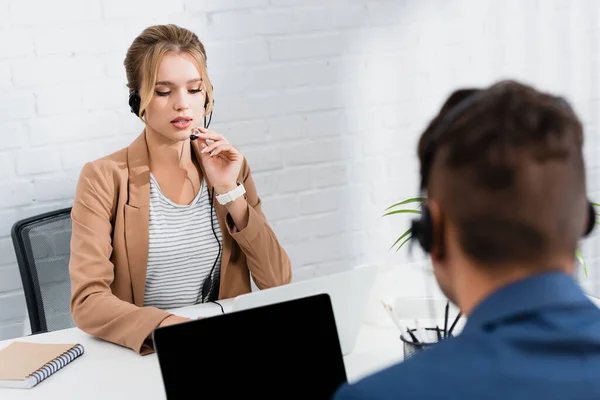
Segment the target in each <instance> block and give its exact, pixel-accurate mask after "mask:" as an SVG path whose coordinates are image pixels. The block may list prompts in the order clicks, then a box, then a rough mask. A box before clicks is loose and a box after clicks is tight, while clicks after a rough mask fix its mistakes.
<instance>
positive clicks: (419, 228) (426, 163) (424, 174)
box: [411, 89, 596, 254]
mask: <svg viewBox="0 0 600 400" xmlns="http://www.w3.org/2000/svg"><path fill="white" fill-rule="evenodd" d="M473 91H474V92H475V93H473V94H470V95H468V96H467V97H466V98H465V99H463V100H461V101H459V103H458V104H456V105H455V106H454V107H452V108H451V109H450V110H449V111H448V112H447V113H446V115H445V116H444V117H443V118H442V120H441V121H440V122H439V123H438V124H437V127H434V129H435V130H434V132H433V133H432V139H431V140H430V141H429V143H428V145H427V147H426V148H425V151H424V152H423V153H424V154H423V160H422V163H421V186H420V189H421V191H423V190H424V189H425V187H426V185H427V182H428V180H429V173H430V169H431V167H432V166H433V161H434V157H435V153H436V151H437V148H438V144H439V142H440V140H441V138H442V137H443V135H444V134H445V133H446V132H448V130H449V129H450V127H451V126H452V124H454V122H456V120H457V119H458V118H460V117H461V116H462V115H464V113H465V112H466V111H467V110H468V109H470V108H471V107H472V106H473V105H474V104H475V103H477V102H479V100H480V99H482V98H485V97H487V92H485V91H483V90H475V89H473ZM556 99H557V101H558V102H559V104H561V106H563V107H566V108H568V109H569V110H572V108H571V106H570V105H569V103H568V102H567V101H566V100H564V99H563V98H560V97H559V98H556ZM421 209H422V211H421V216H420V217H419V218H416V219H413V221H412V223H411V240H416V241H417V242H418V243H419V245H420V246H421V248H422V249H423V250H424V251H425V253H427V254H429V253H430V252H431V249H432V248H433V240H434V238H433V235H434V231H433V221H432V219H431V212H430V211H429V208H428V207H427V205H426V204H425V203H423V204H422V205H421ZM595 225H596V210H595V209H594V206H593V204H592V203H591V202H590V201H589V200H588V223H587V226H586V230H585V232H584V234H583V237H585V236H588V235H589V234H590V233H591V232H592V231H593V230H594V226H595Z"/></svg>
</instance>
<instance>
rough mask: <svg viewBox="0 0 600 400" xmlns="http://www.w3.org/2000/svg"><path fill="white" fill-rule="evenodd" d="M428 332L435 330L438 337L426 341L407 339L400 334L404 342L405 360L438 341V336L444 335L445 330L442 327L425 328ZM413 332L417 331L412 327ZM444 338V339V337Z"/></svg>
mask: <svg viewBox="0 0 600 400" xmlns="http://www.w3.org/2000/svg"><path fill="white" fill-rule="evenodd" d="M425 330H426V331H427V332H434V333H435V336H436V339H435V340H430V341H426V342H414V341H413V340H412V339H410V338H409V339H410V340H406V339H404V337H402V336H400V340H402V342H403V343H404V361H406V360H408V359H410V358H411V357H412V356H414V355H415V354H417V353H418V352H420V351H423V350H426V349H428V348H429V347H431V346H432V345H434V344H436V343H438V339H437V338H438V337H442V338H443V337H444V330H443V329H440V328H425ZM410 332H411V333H413V334H415V333H416V332H417V330H416V329H411V330H410ZM442 340H443V339H442Z"/></svg>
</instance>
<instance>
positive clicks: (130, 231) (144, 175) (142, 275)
mask: <svg viewBox="0 0 600 400" xmlns="http://www.w3.org/2000/svg"><path fill="white" fill-rule="evenodd" d="M127 164H128V167H129V197H128V202H127V204H126V205H125V244H126V247H127V260H128V262H129V274H130V276H131V287H132V291H133V302H134V304H135V305H137V306H138V307H142V306H143V305H144V295H145V289H146V268H147V264H148V224H149V219H150V162H149V157H148V145H147V143H146V134H145V131H144V132H142V134H141V135H140V136H138V137H137V139H136V140H135V141H134V142H133V143H132V144H131V145H130V146H129V148H128V151H127Z"/></svg>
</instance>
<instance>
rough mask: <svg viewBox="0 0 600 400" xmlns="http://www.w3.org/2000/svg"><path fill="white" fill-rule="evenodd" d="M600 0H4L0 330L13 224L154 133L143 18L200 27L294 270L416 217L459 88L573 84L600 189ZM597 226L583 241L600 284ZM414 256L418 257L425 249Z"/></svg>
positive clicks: (229, 127) (348, 262)
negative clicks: (421, 167)
mask: <svg viewBox="0 0 600 400" xmlns="http://www.w3.org/2000/svg"><path fill="white" fill-rule="evenodd" d="M598 11H599V4H598V1H597V0H582V1H577V2H569V1H568V0H544V1H542V0H537V1H536V0H530V1H523V0H509V1H507V0H490V1H487V0H482V1H476V0H455V1H452V2H448V1H445V0H431V1H426V2H425V1H417V0H387V1H386V0H318V1H317V0H313V1H307V0H243V1H242V0H202V1H196V0H176V1H173V0H152V1H146V0H145V1H141V0H129V1H116V0H86V1H80V0H55V1H51V2H48V1H42V0H0V90H2V94H3V95H2V97H0V339H3V338H8V337H14V336H17V335H20V334H21V332H22V329H23V318H24V315H25V313H24V311H25V303H24V299H23V294H22V289H21V283H20V277H19V274H18V269H17V267H16V262H15V257H14V253H13V249H12V242H11V241H10V237H9V234H10V229H11V227H12V224H13V223H14V222H15V221H16V220H18V219H21V218H24V217H27V216H29V215H33V214H37V213H41V212H45V211H49V210H52V209H56V208H60V207H63V206H66V205H69V204H70V202H71V199H72V196H73V192H74V189H75V185H76V180H77V176H78V174H79V170H80V168H81V166H82V165H83V164H84V163H85V162H86V161H89V160H92V159H95V158H98V157H100V156H102V155H105V154H107V153H109V152H112V151H114V150H116V149H118V148H121V147H123V146H126V145H127V144H128V143H129V142H130V141H131V140H132V139H133V138H134V137H135V136H136V135H137V134H138V133H139V132H140V130H141V126H140V124H139V123H138V122H137V121H136V119H135V117H134V116H133V115H132V114H131V113H130V112H129V110H128V106H127V90H126V88H125V73H124V70H123V58H124V56H125V51H126V49H127V46H128V45H129V44H130V43H131V41H132V40H133V39H134V37H135V36H136V35H137V34H138V33H139V32H140V31H141V30H142V29H143V28H144V27H146V26H148V25H151V24H155V23H177V24H181V25H183V26H185V27H187V28H190V29H192V30H194V31H195V32H196V33H198V34H199V35H200V37H201V39H202V40H203V41H204V42H205V45H206V48H207V51H208V64H209V71H210V73H211V76H212V79H213V83H214V85H215V96H216V102H215V115H214V118H213V125H212V127H214V128H215V129H217V130H219V131H221V132H222V133H224V134H226V135H227V136H228V138H229V139H230V140H231V141H232V142H233V143H235V144H236V145H238V146H239V147H240V149H241V150H242V151H243V152H244V154H245V155H246V156H247V158H248V160H249V162H250V164H251V167H252V169H253V171H254V176H255V180H256V183H257V185H258V189H259V192H260V194H261V196H262V198H263V202H264V209H265V212H266V213H267V217H268V218H269V220H270V221H271V222H272V225H273V228H274V229H275V231H276V232H277V233H278V235H279V237H280V239H281V240H282V242H283V244H284V246H285V247H286V249H288V251H289V253H290V255H291V257H292V261H293V264H294V275H295V277H296V279H305V278H308V277H311V276H315V275H319V274H325V273H331V272H334V271H339V270H343V269H346V268H349V267H351V266H353V265H355V264H358V263H363V262H372V261H380V262H394V263H403V262H405V261H407V260H408V255H407V252H405V251H403V252H401V253H398V254H395V253H394V252H392V251H389V246H390V245H391V243H392V242H393V241H394V239H395V237H396V235H397V234H399V233H400V232H403V231H404V229H405V228H406V227H407V224H408V219H403V218H402V217H398V218H381V215H382V213H383V209H385V207H386V206H388V205H389V204H391V202H393V201H394V200H398V199H401V198H405V197H407V196H412V195H414V194H416V189H417V179H418V176H417V173H418V170H417V163H416V157H415V145H416V141H417V138H418V135H419V133H420V131H421V130H422V128H423V127H424V125H425V124H426V122H427V121H428V119H429V118H430V117H431V116H432V114H433V113H434V112H435V111H436V110H437V108H438V107H439V106H440V104H441V103H442V101H443V100H444V99H445V97H446V96H447V95H448V93H449V92H450V91H451V90H453V89H454V88H456V87H458V86H463V85H468V86H470V85H483V84H489V83H491V82H492V81H495V80H497V79H499V78H504V77H512V78H517V79H521V80H524V81H526V82H528V83H532V84H535V85H539V86H541V87H543V88H545V89H549V90H556V91H559V92H560V93H562V94H566V95H567V96H568V97H569V98H570V99H571V100H572V101H573V103H574V104H575V106H576V108H577V110H578V111H579V112H580V114H581V116H582V118H583V120H584V121H585V124H586V129H587V137H586V156H587V162H588V171H589V176H588V181H589V190H590V193H591V196H592V198H594V199H595V200H597V201H600V161H598V159H599V158H598V150H599V149H600V143H598V139H597V136H596V135H597V127H598V126H599V121H598V117H597V115H598V110H599V105H600V98H599V96H598V94H599V93H600V79H598V69H599V67H600V65H599V61H598V54H599V53H598V50H599V49H598V45H599V42H598V39H597V38H598V34H599V33H600V32H598V30H599V28H598V22H599V21H598ZM596 237H597V236H594V237H593V238H591V239H588V240H586V241H585V243H584V246H583V250H584V253H585V254H586V257H587V261H588V267H589V269H590V270H591V277H590V279H588V280H586V281H584V284H585V285H586V286H587V287H589V288H591V289H593V290H596V291H597V292H600V276H599V275H600V271H599V270H598V265H599V261H600V252H598V251H597V250H596V247H597V239H596ZM415 258H416V259H417V260H419V259H421V258H422V256H421V255H420V254H419V253H415Z"/></svg>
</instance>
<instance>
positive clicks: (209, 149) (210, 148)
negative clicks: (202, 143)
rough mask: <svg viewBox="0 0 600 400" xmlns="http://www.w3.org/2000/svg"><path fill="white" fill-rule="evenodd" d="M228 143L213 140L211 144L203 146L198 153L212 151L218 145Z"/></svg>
mask: <svg viewBox="0 0 600 400" xmlns="http://www.w3.org/2000/svg"><path fill="white" fill-rule="evenodd" d="M228 144H229V143H227V142H222V141H221V142H214V143H213V144H211V145H210V146H207V147H205V148H203V149H202V150H201V151H200V153H212V152H213V151H214V150H215V149H217V148H218V147H220V146H224V145H228Z"/></svg>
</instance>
